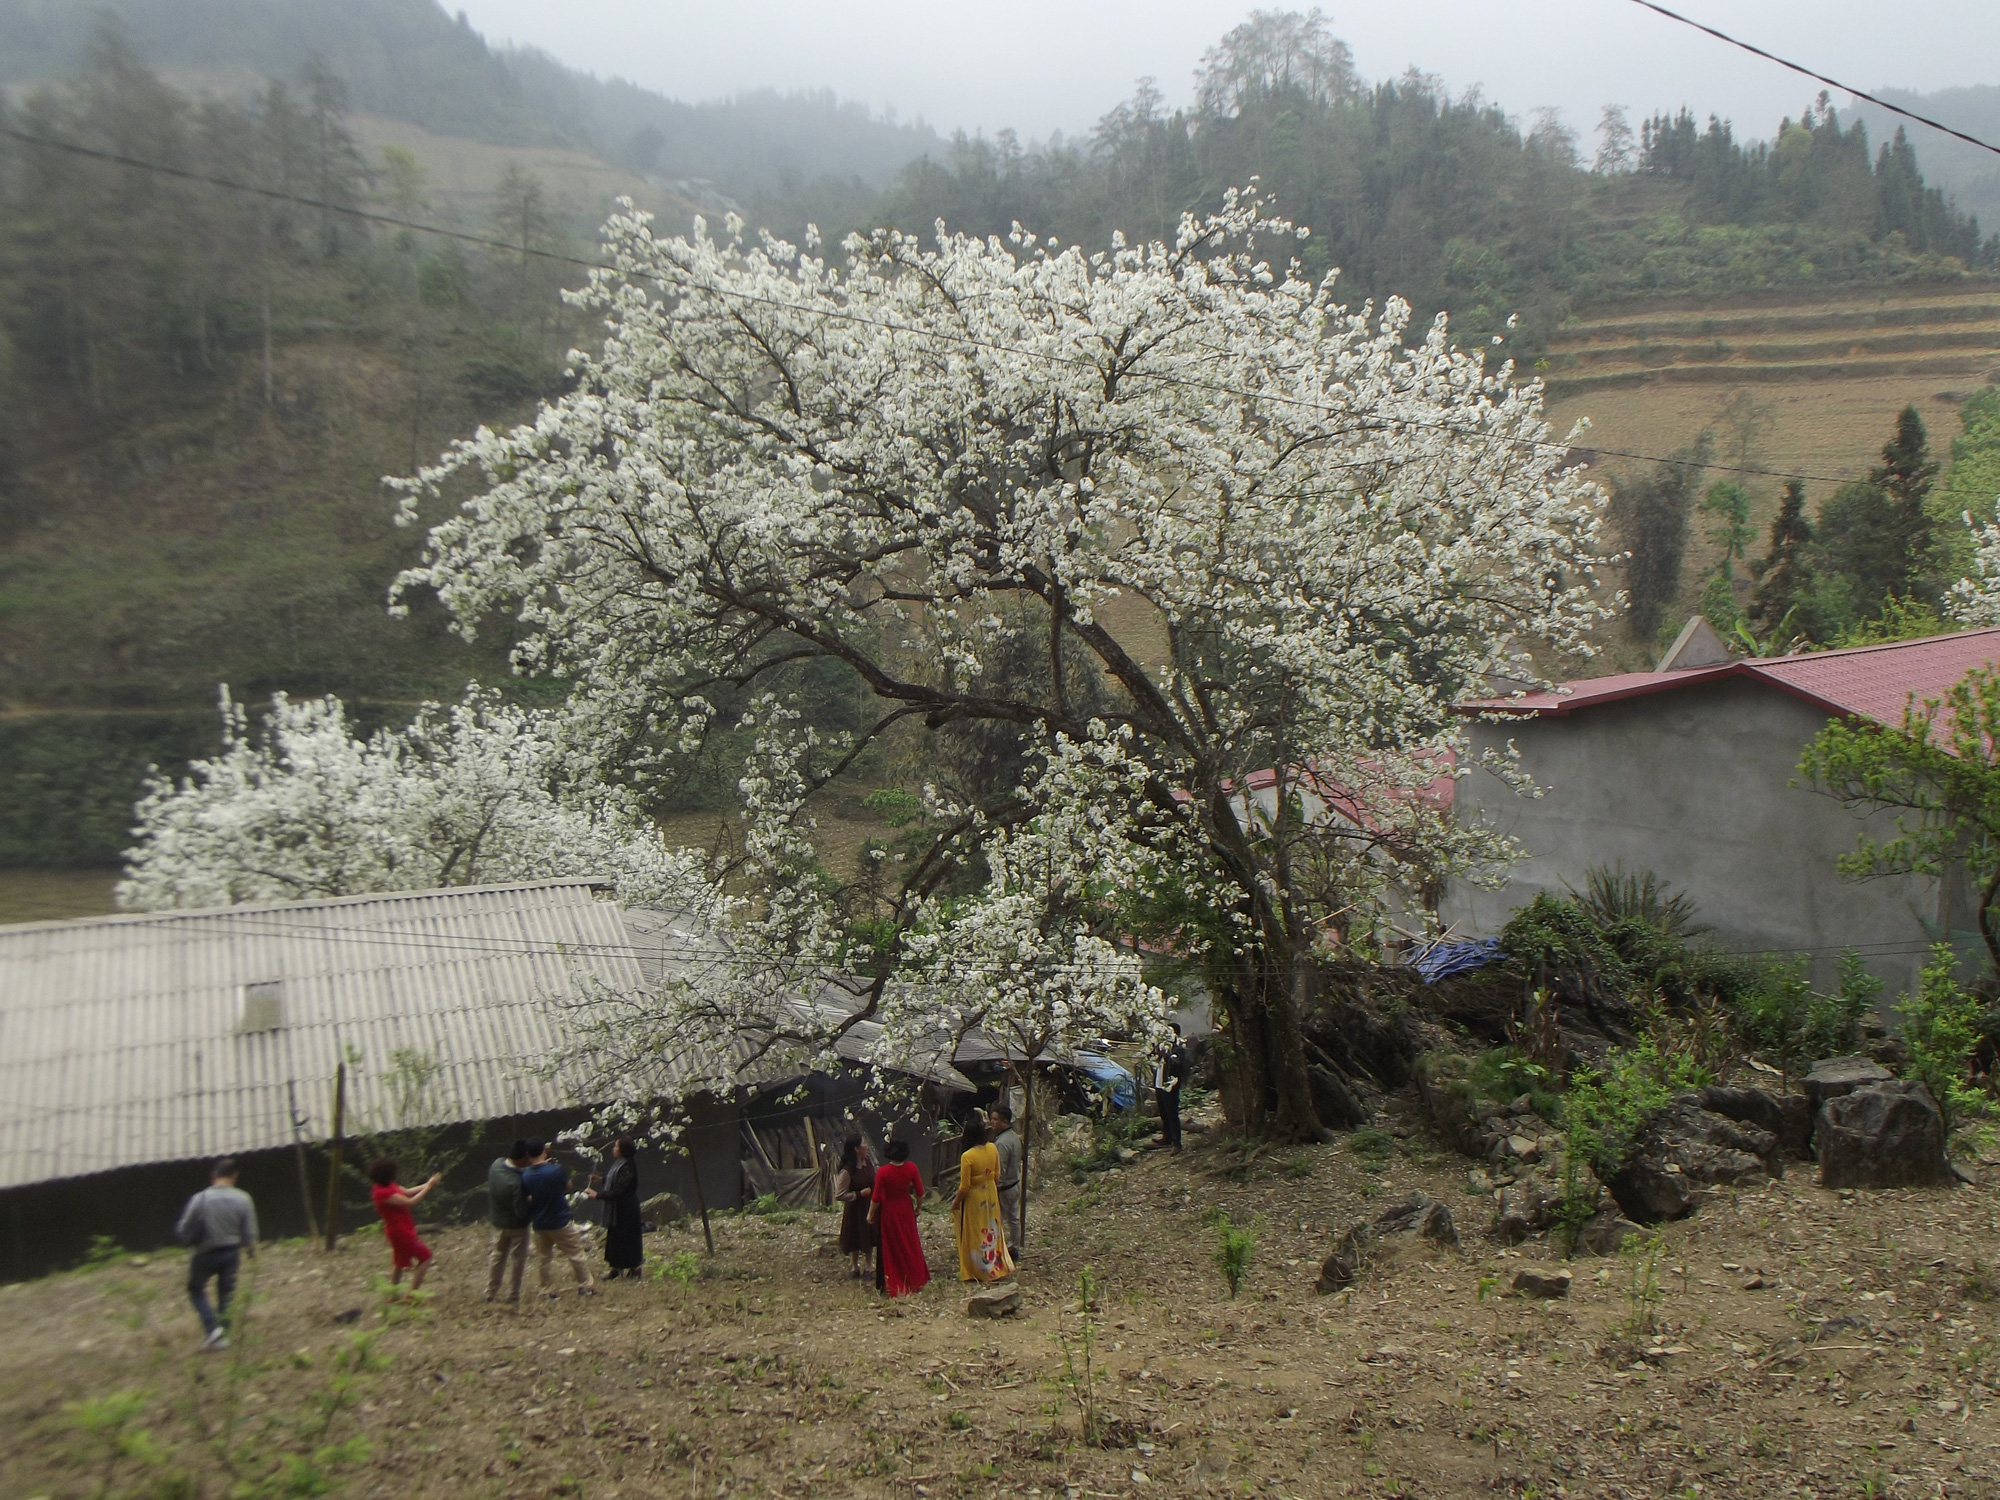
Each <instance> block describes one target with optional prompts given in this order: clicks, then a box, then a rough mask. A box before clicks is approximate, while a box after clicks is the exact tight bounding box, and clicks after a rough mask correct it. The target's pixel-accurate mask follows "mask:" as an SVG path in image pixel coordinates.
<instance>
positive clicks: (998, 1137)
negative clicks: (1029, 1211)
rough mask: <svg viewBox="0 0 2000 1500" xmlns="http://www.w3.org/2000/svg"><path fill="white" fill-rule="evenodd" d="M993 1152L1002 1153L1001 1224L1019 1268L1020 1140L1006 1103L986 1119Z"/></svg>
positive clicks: (1009, 1106)
mask: <svg viewBox="0 0 2000 1500" xmlns="http://www.w3.org/2000/svg"><path fill="white" fill-rule="evenodd" d="M987 1121H988V1125H987V1128H988V1129H989V1130H990V1131H991V1132H992V1134H993V1145H994V1148H995V1149H996V1150H997V1151H998V1152H999V1153H1000V1179H999V1183H998V1186H999V1189H1000V1224H1001V1228H1002V1231H1003V1232H1004V1233H1005V1234H1006V1236H1007V1251H1008V1254H1009V1255H1010V1256H1012V1258H1013V1259H1014V1261H1015V1262H1016V1263H1017V1264H1018V1263H1019V1262H1020V1259H1021V1240H1022V1234H1021V1138H1020V1136H1018V1135H1016V1134H1015V1133H1014V1109H1013V1106H1012V1105H1010V1104H1008V1103H1007V1102H1006V1101H1005V1100H1002V1101H1001V1102H1000V1103H998V1104H996V1105H994V1106H993V1108H992V1110H991V1111H989V1112H988V1115H987Z"/></svg>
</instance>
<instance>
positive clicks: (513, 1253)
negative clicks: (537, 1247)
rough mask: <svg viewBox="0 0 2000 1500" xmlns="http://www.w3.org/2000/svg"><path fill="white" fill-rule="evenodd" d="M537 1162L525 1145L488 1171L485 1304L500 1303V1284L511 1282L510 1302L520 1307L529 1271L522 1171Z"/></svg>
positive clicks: (518, 1145)
mask: <svg viewBox="0 0 2000 1500" xmlns="http://www.w3.org/2000/svg"><path fill="white" fill-rule="evenodd" d="M533 1159H534V1154H533V1153H532V1152H530V1151H529V1150H528V1143H527V1142H526V1141H524V1140H523V1141H516V1142H514V1149H513V1150H511V1151H509V1152H508V1153H507V1154H506V1155H505V1156H502V1157H497V1158H495V1159H494V1162H493V1165H492V1166H490V1167H488V1168H487V1169H486V1222H487V1223H489V1224H491V1225H492V1226H493V1248H492V1249H491V1250H490V1251H489V1252H488V1253H487V1256H486V1300H487V1301H488V1302H497V1301H499V1300H500V1283H501V1281H502V1280H503V1279H506V1280H509V1281H510V1286H509V1288H508V1293H507V1300H508V1301H509V1302H511V1303H513V1304H514V1305H515V1306H516V1307H518V1306H520V1303H521V1273H522V1272H523V1271H525V1270H526V1269H527V1268H528V1200H527V1199H526V1198H525V1197H523V1196H522V1193H521V1169H522V1168H523V1167H525V1166H527V1164H528V1163H529V1162H530V1161H532V1160H533Z"/></svg>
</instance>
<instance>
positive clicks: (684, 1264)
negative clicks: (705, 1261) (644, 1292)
mask: <svg viewBox="0 0 2000 1500" xmlns="http://www.w3.org/2000/svg"><path fill="white" fill-rule="evenodd" d="M700 1275H701V1260H700V1259H699V1257H697V1256H696V1255H695V1253H694V1252H693V1251H692V1250H682V1251H680V1252H678V1253H677V1254H674V1255H669V1256H665V1257H663V1258H662V1259H661V1260H659V1261H658V1262H656V1263H655V1264H654V1266H653V1280H655V1281H672V1282H675V1283H677V1284H678V1285H679V1286H680V1289H681V1290H682V1291H683V1292H686V1291H687V1289H688V1288H689V1287H690V1286H692V1285H693V1284H694V1283H695V1281H696V1279H697V1278H699V1277H700Z"/></svg>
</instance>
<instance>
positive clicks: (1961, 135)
mask: <svg viewBox="0 0 2000 1500" xmlns="http://www.w3.org/2000/svg"><path fill="white" fill-rule="evenodd" d="M1632 3H1633V4H1634V5H1637V6H1639V7H1640V8H1642V9H1644V10H1650V11H1652V12H1654V13H1655V14H1657V15H1662V16H1665V17H1666V18H1667V19H1668V20H1669V21H1678V22H1680V23H1681V25H1683V26H1691V27H1693V28H1694V29H1695V30H1696V31H1700V32H1705V33H1707V34H1708V35H1709V36H1712V37H1714V38H1715V39H1716V40H1717V41H1718V42H1727V43H1728V44H1729V45H1730V46H1732V47H1740V48H1741V49H1742V50H1743V51H1745V52H1748V53H1750V54H1752V55H1753V56H1756V57H1761V58H1763V59H1764V60H1765V61H1766V62H1774V63H1776V64H1777V65H1778V66H1779V67H1781V68H1789V69H1791V70H1792V71H1793V72H1794V73H1802V74H1804V75H1805V76H1806V77H1807V78H1810V79H1812V80H1813V81H1814V82H1816V83H1823V84H1825V85H1827V86H1828V87H1829V88H1836V89H1839V90H1840V91H1841V92H1842V93H1843V94H1852V95H1853V96H1854V97H1855V98H1856V99H1865V100H1867V101H1868V102H1869V103H1870V104H1872V105H1874V106H1875V107H1876V108H1878V109H1886V110H1888V111H1889V113H1890V114H1893V115H1901V116H1902V117H1903V118H1904V119H1906V120H1914V121H1916V122H1917V123H1918V124H1919V125H1926V126H1929V127H1930V128H1931V129H1932V130H1936V131H1941V132H1942V133H1943V134H1945V135H1948V136H1951V137H1952V138H1953V139H1955V140H1960V141H1963V142H1965V144H1966V145H1968V146H1977V147H1978V148H1979V149H1980V150H1981V151H1990V152H1992V153H1993V154H1994V155H1995V156H2000V146H1996V145H1994V144H1993V143H1992V142H1991V141H1982V140H1981V139H1980V138H1979V137H1978V136H1976V135H1968V134H1966V133H1965V132H1964V131H1963V130H1955V129H1953V128H1952V127H1951V126H1949V125H1947V124H1945V123H1944V122H1943V121H1942V120H1933V119H1932V118H1931V117H1930V116H1929V115H1920V114H1918V113H1917V112H1916V111H1915V110H1913V109H1905V108H1903V106H1902V105H1900V104H1891V103H1890V102H1889V101H1888V100H1887V99H1884V98H1883V97H1882V96H1881V95H1879V94H1871V93H1869V92H1868V91H1867V90H1866V89H1858V88H1856V87H1855V86H1854V85H1853V84H1851V83H1842V82H1841V81H1840V80H1839V79H1838V78H1829V77H1827V76H1826V74H1824V73H1816V72H1814V71H1813V70H1812V69H1811V68H1808V67H1806V66H1805V64H1803V63H1795V62H1793V61H1791V60H1790V59H1789V58H1784V57H1780V56H1778V54H1777V53H1775V52H1766V51H1765V50H1764V49H1763V48H1762V47H1759V46H1757V45H1755V44H1754V43H1751V42H1746V41H1743V40H1741V39H1740V38H1738V37H1733V36H1731V35H1730V34H1729V33H1728V32H1726V31H1717V30H1716V29H1715V28H1714V27H1713V26H1707V25H1704V24H1703V23H1702V22H1700V21H1697V20H1695V19H1694V18H1693V17H1691V16H1684V15H1682V14H1681V13H1680V12H1679V11H1677V10H1668V9H1667V8H1666V6H1664V5H1656V4H1655V3H1654V0H1632Z"/></svg>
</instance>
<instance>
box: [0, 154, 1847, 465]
mask: <svg viewBox="0 0 2000 1500" xmlns="http://www.w3.org/2000/svg"><path fill="white" fill-rule="evenodd" d="M0 137H4V138H5V139H8V140H12V141H15V142H17V143H19V144H21V145H26V146H35V147H40V148H43V149H46V150H51V151H62V152H67V153H69V154H71V155H75V156H81V157H87V158H90V159H92V160H96V161H104V162H110V163H112V164H114V165H117V166H121V167H129V168H132V169H133V170H136V171H142V172H155V173H159V174H161V175H163V176H167V177H174V178H179V179H181V180H183V181H186V182H198V183H203V184H205V185H207V186H209V187H215V188H222V189H225V190H227V191H230V192H238V193H248V194H251V195H253V196H255V197H258V198H263V199H266V200H269V201H272V202H278V203H291V204H296V205H298V206H300V207H302V208H311V209H316V210H318V211H320V212H322V213H331V214H339V215H342V216H343V217H346V218H349V219H356V220H360V221H363V222H365V223H370V224H381V225H385V226H387V227H389V228H393V229H405V230H410V231H412V232H415V233H420V234H432V235H437V236H439V237H440V238H443V239H448V240H455V241H457V242H459V243H461V244H467V245H477V246H480V247H482V248H484V249H489V250H504V251H506V252H507V253H508V254H510V255H524V256H532V257H534V258H536V259H540V260H546V261H552V262H556V263H559V264H563V265H571V266H577V267H580V268H583V269H586V270H592V271H608V272H611V273H613V274H617V273H618V272H619V268H618V267H617V266H615V265H612V264H610V263H608V262H606V261H601V260H591V259H588V258H586V257H583V256H579V255H571V254H569V253H567V252H565V251H560V250H547V249H543V248H540V247H538V246H533V245H528V244H525V243H523V244H513V243H510V242H509V241H507V240H501V239H495V238H493V237H492V236H490V235H483V234H474V233H472V232H471V231H470V230H463V229H452V228H449V227H447V226H445V225H442V224H427V223H424V222H422V221H421V220H417V219H405V218H401V217H399V216H397V215H395V214H385V213H378V212H376V211H375V210H373V209H366V208H358V207H355V206H354V205H352V204H345V203H336V202H332V201H330V200H328V199H324V198H313V197H309V196H307V195H305V194H302V193H292V192H287V191H285V190H283V189H280V188H270V187H263V186H260V185H258V184H256V183H249V182H239V181H236V180H235V179H233V178H228V177H218V176H215V175H213V174H212V173H208V172H197V171H195V170H193V169H192V168H188V167H177V166H174V165H172V164H171V163H167V162H156V161H149V160H146V159H145V158H143V157H137V156H127V155H125V154H124V153H122V152H118V151H106V150H103V149H101V148H99V147H96V146H85V145H82V144H80V143H78V142H75V141H61V140H56V139H54V138H52V137H48V136H39V135H33V134H30V133H29V132H27V131H24V130H18V129H16V128H14V127H13V126H11V125H5V124H0ZM695 285H696V286H697V287H698V288H699V289H700V290H701V291H703V292H706V293H708V294H709V295H711V296H714V297H718V298H721V299H723V300H725V301H735V302H741V303H747V304H750V305H753V306H761V307H770V308H775V309H777V310H779V311H783V312H801V311H804V312H810V313H811V314H812V315H814V316H815V317H821V318H826V319H828V320H830V321H835V322H844V323H853V324H857V325H860V326H865V327H871V328H879V329H882V330H885V331H887V332H890V333H897V334H902V335H905V336H907V337H910V338H913V339H917V340H919V341H923V340H929V341H931V342H934V343H945V344H955V345H959V346H962V347H966V348H974V349H983V350H986V351H988V352H991V353H996V354H1007V355H1012V356H1014V357H1016V358H1022V359H1039V360H1043V361H1045V362H1047V363H1050V364H1061V365H1071V366H1074V367H1077V368H1080V369H1087V370H1093V371H1096V370H1099V369H1100V368H1101V367H1100V366H1099V365H1097V364H1096V363H1095V362H1094V361H1092V360H1089V359H1086V358H1084V357H1082V356H1080V355H1064V354H1059V353H1056V352H1055V351H1053V350H1046V349H1025V348H1022V347H1021V346H1019V345H1017V344H1005V343H1000V342H998V341H996V340H991V339H982V338H979V337H977V336H976V335H973V334H960V333H951V332H948V331H945V330H943V329H935V328H913V327H911V326H910V325H908V324H905V323H896V322H892V321H890V320H888V319H884V318H874V317H870V316H868V315H867V314H865V313H858V312H855V311H853V310H852V309H849V308H841V307H828V306H810V307H809V306H807V305H806V304H804V303H800V302H787V301H785V300H783V299H781V298H777V297H765V296H759V295H758V294H756V293H754V292H746V291H742V290H740V289H737V288H734V287H719V286H713V285H710V284H708V283H706V282H696V283H695ZM1122 378H1124V379H1128V380H1148V381H1151V382H1153V383H1154V384H1156V385H1170V386H1178V387H1181V388H1183V389H1188V390H1201V391H1206V392H1209V393H1210V394H1213V395H1220V396H1229V397H1232V398H1234V399H1236V400H1241V401H1252V402H1256V401H1267V402H1271V403H1273V404H1276V405H1281V406H1292V407H1297V408H1300V409H1302V410H1306V411H1311V412H1317V413H1320V414H1321V415H1324V416H1341V415H1343V414H1344V413H1343V411H1342V409H1341V408H1339V407H1336V406H1329V405H1327V404H1326V403H1324V402H1319V401H1313V400H1309V399H1307V398H1306V397H1302V396H1288V395H1285V394H1284V393H1282V392H1278V391H1262V392H1256V391H1245V390H1241V389H1239V388H1237V387H1235V386H1229V385H1224V384H1222V383H1221V382H1219V381H1212V380H1202V379H1199V378H1196V377H1193V376H1187V375H1171V374H1167V373H1164V372H1160V371H1153V370H1129V371H1126V372H1125V373H1124V375H1123V377H1122ZM1403 429H1408V430H1413V431H1420V432H1439V433H1444V434H1446V435H1447V436H1451V437H1456V438H1462V439H1471V440H1473V441H1475V442H1482V443H1488V444H1493V445H1496V446H1506V447H1514V448H1536V449H1543V450H1547V451H1549V452H1556V453H1565V454H1566V453H1569V452H1571V451H1588V452H1590V453H1594V454H1596V455H1597V456H1598V457H1599V458H1623V459H1630V460H1632V461H1634V462H1637V463H1651V464H1664V465H1668V466H1671V467H1674V468H1683V469H1702V470H1707V471H1710V472H1714V473H1722V474H1741V475H1744V476H1746V477H1749V478H1756V479H1795V480H1801V481H1811V482H1813V483H1816V484H1834V485H1839V484H1846V483H1848V482H1849V481H1850V480H1851V479H1852V478H1853V477H1854V476H1853V475H1851V474H1849V475H1836V474H1814V473H1810V472H1807V471H1804V470H1797V469H1771V468H1764V467H1761V466H1757V465H1750V464H1728V463H1717V462H1715V461H1713V460H1705V459H1703V460H1698V459H1695V458H1692V457H1685V456H1673V455H1669V456H1663V455H1660V454H1657V453H1640V452H1635V451H1633V450H1630V449H1624V448H1586V447H1585V445H1580V444H1572V443H1569V442H1558V441H1553V440H1550V439H1544V438H1527V437H1518V436H1514V435H1511V434H1507V433H1497V432H1480V431H1477V430H1474V429H1470V428H1463V427H1455V426H1452V425H1451V424H1449V423H1445V422H1426V421H1422V420H1419V419H1417V418H1413V417H1399V418H1396V419H1394V420H1393V421H1385V422H1376V423H1369V422H1364V423H1362V424H1360V425H1359V426H1357V427H1353V428H1348V429H1344V430H1342V431H1340V432H1338V433H1335V434H1333V435H1334V436H1352V435H1355V434H1359V433H1365V432H1371V431H1375V432H1392V431H1398V430H1403ZM1373 462H1375V461H1373V460H1370V461H1366V462H1362V463H1357V464H1352V465H1346V466H1345V467H1369V466H1370V465H1371V464H1372V463H1373Z"/></svg>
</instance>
